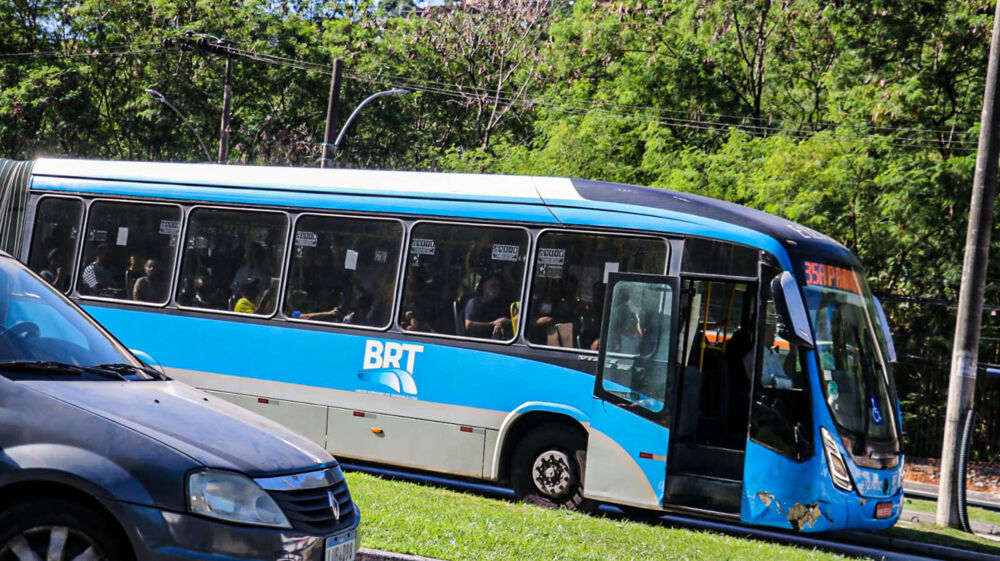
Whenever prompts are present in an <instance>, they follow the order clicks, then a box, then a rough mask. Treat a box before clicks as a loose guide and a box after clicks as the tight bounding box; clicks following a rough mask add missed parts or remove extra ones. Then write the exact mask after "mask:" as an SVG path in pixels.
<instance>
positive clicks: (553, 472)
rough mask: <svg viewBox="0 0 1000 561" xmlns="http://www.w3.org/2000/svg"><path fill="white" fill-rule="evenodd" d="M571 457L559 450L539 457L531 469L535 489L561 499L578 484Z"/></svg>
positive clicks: (550, 451)
mask: <svg viewBox="0 0 1000 561" xmlns="http://www.w3.org/2000/svg"><path fill="white" fill-rule="evenodd" d="M571 465H572V464H571V463H570V459H569V456H567V455H566V454H565V453H563V452H559V451H557V450H549V451H548V452H544V453H542V454H540V455H539V456H538V458H537V459H536V460H535V464H534V465H533V466H532V468H531V476H532V479H533V480H534V482H535V487H537V488H538V490H539V491H541V492H542V493H543V494H545V495H548V496H549V497H552V498H560V497H562V496H564V495H566V493H568V492H569V490H570V488H571V487H572V486H573V485H574V484H575V483H576V475H575V474H574V473H573V469H572V468H571V467H570V466H571Z"/></svg>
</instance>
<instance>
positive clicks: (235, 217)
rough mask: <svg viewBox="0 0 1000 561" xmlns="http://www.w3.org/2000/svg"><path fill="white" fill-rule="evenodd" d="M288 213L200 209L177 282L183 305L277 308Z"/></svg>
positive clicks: (263, 311) (251, 310)
mask: <svg viewBox="0 0 1000 561" xmlns="http://www.w3.org/2000/svg"><path fill="white" fill-rule="evenodd" d="M287 233H288V217H287V216H286V215H285V214H282V213H278V212H262V211H248V210H228V209H216V208H196V209H194V210H192V211H191V213H190V214H189V218H188V229H187V234H186V237H185V240H184V257H183V258H182V260H181V276H180V282H179V283H178V285H177V300H178V302H179V303H180V304H181V305H182V306H189V307H193V308H206V309H211V310H225V311H230V312H238V313H244V314H260V315H270V314H271V313H272V312H274V310H275V308H276V307H277V301H278V294H277V292H278V285H279V283H280V279H281V262H282V260H283V257H284V254H285V238H286V237H287Z"/></svg>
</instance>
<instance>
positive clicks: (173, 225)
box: [160, 220, 181, 236]
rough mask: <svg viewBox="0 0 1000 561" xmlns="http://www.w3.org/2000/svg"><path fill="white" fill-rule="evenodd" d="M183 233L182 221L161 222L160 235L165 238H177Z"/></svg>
mask: <svg viewBox="0 0 1000 561" xmlns="http://www.w3.org/2000/svg"><path fill="white" fill-rule="evenodd" d="M180 233H181V221H180V220H160V234H161V235H164V236H176V235H178V234H180Z"/></svg>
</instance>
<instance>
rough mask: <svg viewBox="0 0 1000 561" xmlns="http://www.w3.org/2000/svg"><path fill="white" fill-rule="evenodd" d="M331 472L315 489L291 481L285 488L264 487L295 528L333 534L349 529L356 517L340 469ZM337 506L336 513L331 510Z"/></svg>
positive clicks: (301, 530) (309, 485)
mask: <svg viewBox="0 0 1000 561" xmlns="http://www.w3.org/2000/svg"><path fill="white" fill-rule="evenodd" d="M330 472H331V473H330V474H329V475H327V476H326V477H325V481H324V483H325V484H324V485H322V486H316V482H315V481H313V482H311V483H307V484H302V482H301V481H297V480H295V479H294V477H288V478H284V481H285V483H284V484H283V485H280V486H277V485H272V486H267V485H264V488H265V489H266V490H267V493H268V494H269V495H270V496H271V498H272V499H274V502H276V503H277V504H278V507H279V508H281V510H282V511H283V512H284V513H285V516H286V517H288V521H289V522H290V523H291V524H292V528H294V529H295V530H298V531H300V532H304V533H307V534H330V533H334V532H337V531H339V530H342V529H346V528H350V527H351V526H352V525H354V522H355V517H356V516H357V513H356V512H355V510H354V503H353V502H352V501H351V493H350V492H349V491H348V489H347V482H346V481H345V480H344V476H343V474H342V473H341V471H340V468H339V467H338V468H331V469H330ZM275 487H281V488H275ZM334 502H336V504H337V508H336V509H334V508H333V506H332V505H333V503H334ZM337 513H339V517H338V516H337V515H336V514H337Z"/></svg>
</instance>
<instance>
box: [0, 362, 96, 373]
mask: <svg viewBox="0 0 1000 561" xmlns="http://www.w3.org/2000/svg"><path fill="white" fill-rule="evenodd" d="M0 369H3V370H20V371H25V370H29V371H35V372H44V373H46V374H56V375H64V376H79V375H80V374H83V372H84V370H83V368H80V367H79V366H74V365H72V364H66V363H63V362H54V361H51V360H15V361H11V362H0Z"/></svg>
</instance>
